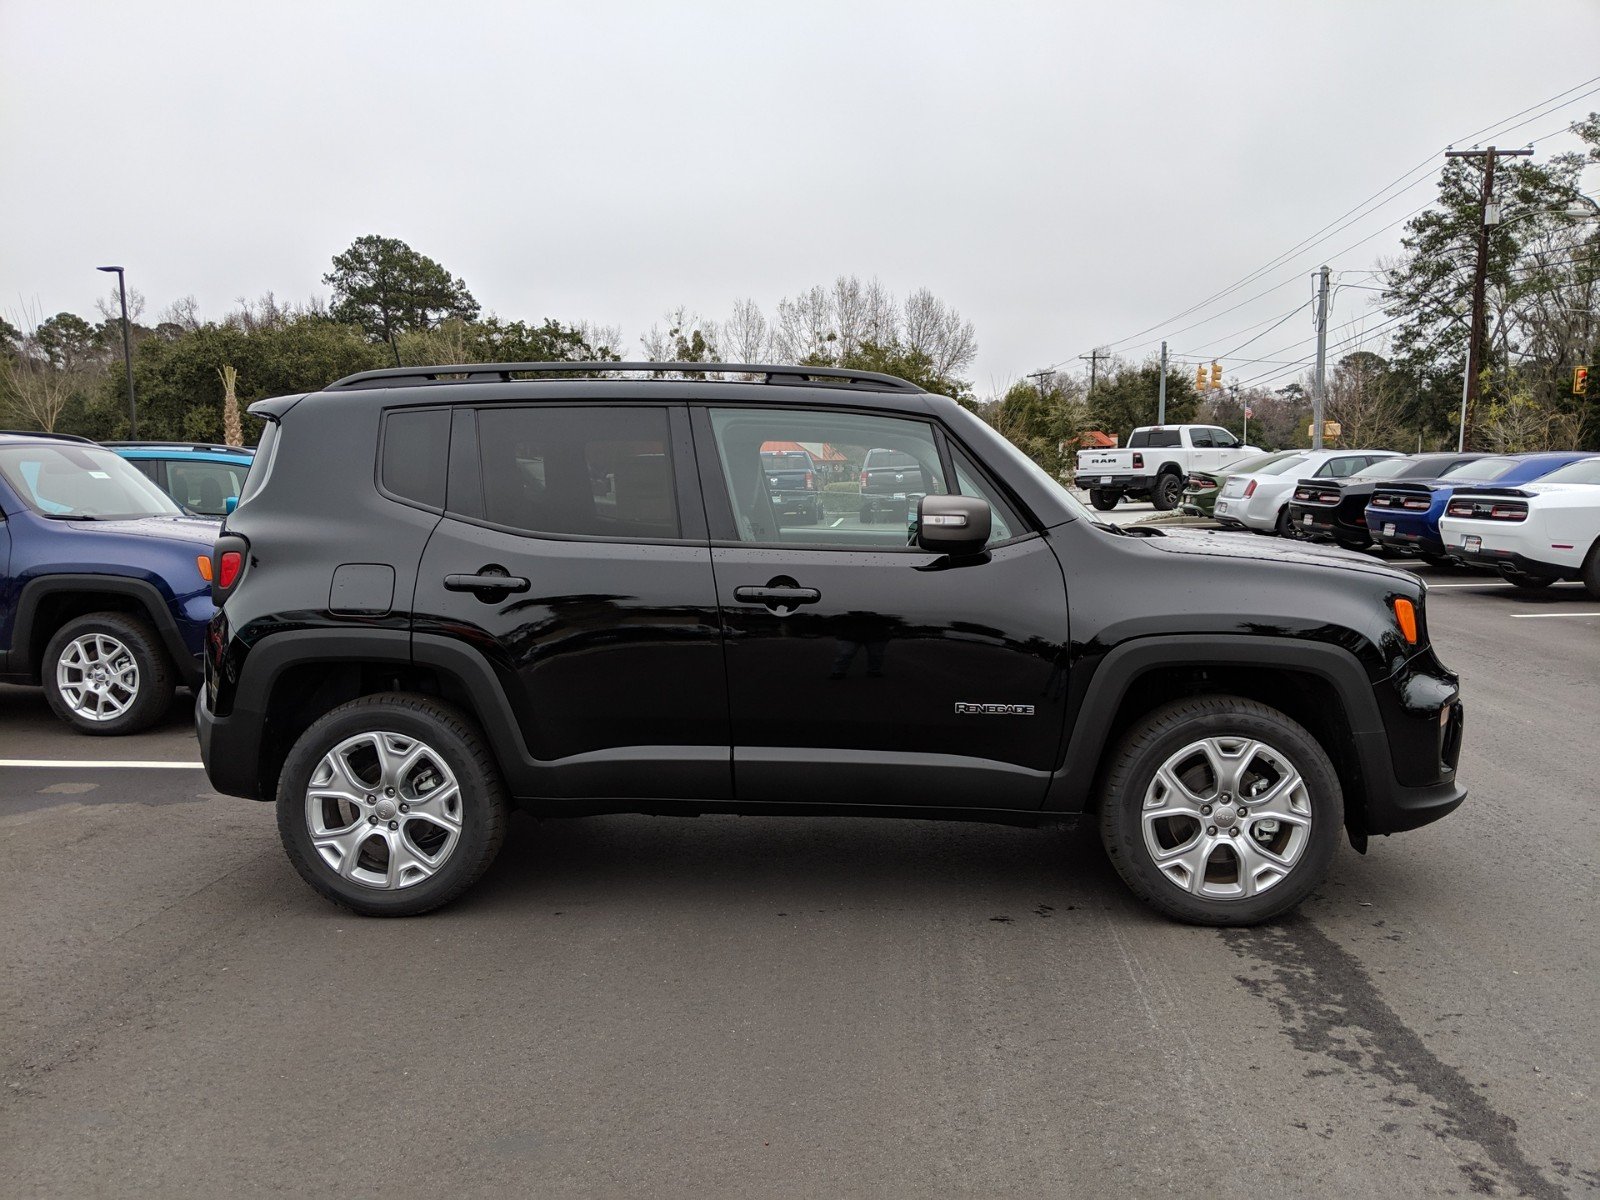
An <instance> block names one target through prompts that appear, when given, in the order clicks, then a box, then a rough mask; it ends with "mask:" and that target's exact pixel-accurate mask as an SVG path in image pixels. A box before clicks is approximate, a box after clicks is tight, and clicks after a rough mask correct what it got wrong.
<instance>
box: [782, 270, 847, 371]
mask: <svg viewBox="0 0 1600 1200" xmlns="http://www.w3.org/2000/svg"><path fill="white" fill-rule="evenodd" d="M838 340H839V334H838V328H837V326H836V324H835V322H834V313H833V298H832V297H831V296H830V295H829V294H828V292H827V290H826V289H824V288H822V287H820V286H819V287H814V288H811V289H810V290H808V291H804V292H801V293H800V295H798V296H796V297H795V298H794V299H793V300H791V299H789V297H787V296H785V297H784V298H783V299H782V300H779V301H778V319H777V321H776V322H775V328H774V341H775V348H776V349H777V351H778V356H779V357H780V358H783V359H785V360H786V361H788V362H808V361H809V362H815V361H816V360H818V359H831V358H832V357H833V356H834V354H835V343H836V342H837V341H838Z"/></svg>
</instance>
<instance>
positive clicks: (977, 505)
mask: <svg viewBox="0 0 1600 1200" xmlns="http://www.w3.org/2000/svg"><path fill="white" fill-rule="evenodd" d="M993 525H994V517H993V514H991V513H990V511H989V502H988V501H987V500H981V499H979V498H978V497H976V496H924V497H922V499H921V500H919V501H917V545H918V546H919V547H920V548H921V549H923V550H931V551H933V552H935V553H937V554H955V555H960V554H977V553H978V552H979V551H980V550H982V549H983V548H984V546H985V545H986V544H987V543H988V541H989V531H990V529H991V528H992V527H993Z"/></svg>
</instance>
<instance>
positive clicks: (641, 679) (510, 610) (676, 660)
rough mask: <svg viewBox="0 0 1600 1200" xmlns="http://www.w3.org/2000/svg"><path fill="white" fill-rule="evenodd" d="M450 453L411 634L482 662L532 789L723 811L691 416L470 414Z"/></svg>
mask: <svg viewBox="0 0 1600 1200" xmlns="http://www.w3.org/2000/svg"><path fill="white" fill-rule="evenodd" d="M390 419H391V420H392V419H393V415H391V417H390ZM449 442H450V466H449V485H448V494H447V499H446V504H445V508H446V511H445V513H444V515H443V518H442V519H441V520H440V522H439V525H438V528H437V529H436V530H435V531H434V534H433V536H432V537H431V538H430V539H429V541H428V545H427V549H426V550H425V551H424V552H423V557H422V564H421V567H420V569H419V572H418V579H417V593H416V600H415V604H414V606H413V608H414V612H415V614H416V617H415V622H414V625H413V629H414V633H415V634H416V635H417V636H418V637H419V638H420V637H422V636H427V635H433V636H444V637H448V638H452V639H455V640H458V641H462V642H466V643H469V644H470V645H472V646H473V647H475V648H476V649H477V650H478V651H479V652H481V653H482V654H483V655H484V656H485V657H487V658H488V660H489V661H490V664H491V666H492V667H493V669H494V671H495V673H496V675H497V676H498V677H499V681H500V684H501V687H502V688H503V690H504V692H505V694H506V696H507V698H508V699H509V702H510V704H511V707H512V709H513V715H514V718H515V720H516V723H517V724H518V726H519V727H520V729H521V732H522V736H523V740H524V742H525V743H526V747H527V750H528V753H529V756H531V758H532V760H533V766H532V767H531V768H530V770H531V771H532V773H533V774H534V775H535V776H537V777H538V791H537V792H536V793H535V794H536V795H539V796H541V797H545V798H605V797H643V798H657V799H705V800H720V799H727V798H728V797H729V796H730V794H731V772H730V767H729V744H728V701H727V687H726V680H725V676H724V674H723V667H722V638H721V630H720V629H719V627H718V620H717V597H716V589H715V585H714V583H713V579H712V574H711V552H710V549H709V548H708V546H707V543H706V535H705V517H704V511H703V509H702V507H701V504H700V498H699V493H698V487H697V483H696V480H695V477H694V467H693V457H692V449H691V444H690V437H689V430H688V416H687V410H686V409H684V408H683V407H682V406H672V405H661V404H643V403H641V404H628V403H608V404H584V403H579V402H572V403H568V402H561V403H553V402H544V403H529V404H525V405H523V404H500V405H492V406H484V407H481V408H477V409H471V408H460V409H457V410H456V411H455V413H454V416H453V421H452V426H451V430H450V435H449ZM502 578H504V579H505V580H506V583H505V585H504V586H502V585H500V583H499V582H498V581H499V580H500V579H502Z"/></svg>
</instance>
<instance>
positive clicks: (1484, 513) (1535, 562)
mask: <svg viewBox="0 0 1600 1200" xmlns="http://www.w3.org/2000/svg"><path fill="white" fill-rule="evenodd" d="M1439 532H1440V533H1441V534H1442V535H1443V537H1444V548H1445V552H1446V553H1447V554H1449V555H1450V557H1451V558H1454V559H1457V560H1459V561H1461V562H1465V563H1475V564H1480V565H1488V566H1492V567H1494V568H1496V569H1497V570H1498V571H1499V572H1500V574H1501V575H1503V576H1505V578H1506V579H1508V580H1510V581H1511V582H1512V583H1514V584H1516V585H1517V586H1518V587H1524V588H1544V587H1549V586H1550V585H1551V584H1552V583H1554V582H1556V580H1558V579H1581V580H1582V581H1583V586H1584V587H1585V588H1587V589H1588V591H1589V594H1590V595H1591V596H1593V597H1594V598H1595V599H1596V600H1600V457H1596V458H1583V459H1579V460H1578V461H1577V462H1575V463H1568V464H1567V465H1566V466H1564V467H1562V468H1561V469H1560V470H1558V471H1551V472H1550V474H1548V475H1545V476H1543V477H1542V478H1540V479H1539V481H1538V482H1537V483H1522V484H1518V485H1517V486H1516V487H1500V488H1497V487H1493V486H1480V487H1476V488H1471V489H1470V490H1469V489H1466V488H1463V489H1461V490H1458V491H1457V492H1456V493H1455V494H1454V495H1453V496H1451V497H1450V503H1449V505H1448V506H1447V507H1446V508H1445V511H1444V516H1442V517H1441V518H1439Z"/></svg>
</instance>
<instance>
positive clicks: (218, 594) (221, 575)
mask: <svg viewBox="0 0 1600 1200" xmlns="http://www.w3.org/2000/svg"><path fill="white" fill-rule="evenodd" d="M249 553H250V543H249V542H247V541H245V540H244V538H242V537H240V536H239V535H238V534H233V533H225V534H223V535H222V536H221V537H219V538H218V539H217V543H216V545H215V546H213V547H212V548H211V573H210V575H209V576H207V578H209V579H210V580H211V602H212V603H213V604H216V605H221V603H222V602H223V600H224V599H225V598H226V597H227V595H228V593H229V592H231V591H232V590H233V588H234V585H236V584H237V583H238V582H239V577H240V576H241V575H243V574H244V568H245V558H246V556H247V555H248V554H249ZM202 573H203V572H202Z"/></svg>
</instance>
